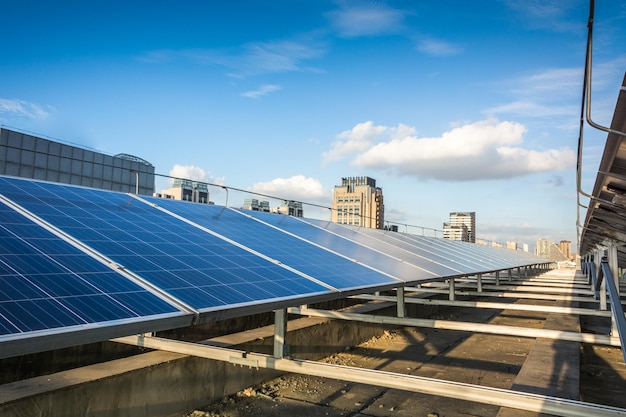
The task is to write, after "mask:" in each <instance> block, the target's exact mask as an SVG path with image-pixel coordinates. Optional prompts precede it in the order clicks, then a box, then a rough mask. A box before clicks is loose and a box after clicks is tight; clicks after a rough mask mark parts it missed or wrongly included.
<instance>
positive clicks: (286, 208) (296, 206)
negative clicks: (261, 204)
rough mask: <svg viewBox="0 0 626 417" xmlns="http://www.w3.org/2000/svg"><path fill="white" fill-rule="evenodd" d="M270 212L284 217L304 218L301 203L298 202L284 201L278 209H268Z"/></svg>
mask: <svg viewBox="0 0 626 417" xmlns="http://www.w3.org/2000/svg"><path fill="white" fill-rule="evenodd" d="M268 207H269V203H268ZM270 212H272V213H278V214H284V215H285V216H293V217H304V209H303V208H302V203H301V202H299V201H290V200H289V201H288V200H285V201H283V203H282V204H281V205H280V207H274V208H272V209H270Z"/></svg>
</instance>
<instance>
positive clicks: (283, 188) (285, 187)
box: [250, 175, 330, 203]
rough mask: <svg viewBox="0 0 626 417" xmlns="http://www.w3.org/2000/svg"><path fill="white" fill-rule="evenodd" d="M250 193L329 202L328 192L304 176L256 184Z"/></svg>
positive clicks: (315, 181)
mask: <svg viewBox="0 0 626 417" xmlns="http://www.w3.org/2000/svg"><path fill="white" fill-rule="evenodd" d="M250 191H253V192H255V193H260V194H266V195H271V196H275V197H279V198H283V199H288V200H297V201H303V202H325V203H327V202H328V201H330V191H329V190H326V189H325V188H324V187H323V186H322V184H321V183H320V182H319V180H317V179H315V178H310V177H309V178H307V177H305V176H304V175H294V176H293V177H290V178H275V179H273V180H271V181H269V182H257V183H256V184H254V185H253V186H252V187H251V189H250Z"/></svg>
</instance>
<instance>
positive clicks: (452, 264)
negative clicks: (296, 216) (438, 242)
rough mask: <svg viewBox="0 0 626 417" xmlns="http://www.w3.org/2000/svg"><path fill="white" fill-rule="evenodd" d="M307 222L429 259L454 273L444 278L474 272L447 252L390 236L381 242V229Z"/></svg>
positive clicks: (316, 221) (449, 273)
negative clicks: (382, 243) (376, 241)
mask: <svg viewBox="0 0 626 417" xmlns="http://www.w3.org/2000/svg"><path fill="white" fill-rule="evenodd" d="M307 221H309V222H311V223H312V224H315V225H318V226H319V227H323V228H328V229H330V230H332V231H333V232H336V233H338V234H341V235H344V236H350V238H353V239H361V240H363V239H367V240H368V241H370V242H371V241H372V240H373V239H378V240H379V241H381V242H384V243H386V244H388V245H390V246H391V247H397V248H400V249H401V250H403V251H405V252H406V253H409V254H414V256H420V257H421V258H422V259H428V260H429V261H430V262H433V263H436V264H438V265H441V266H443V267H445V268H448V270H451V271H453V272H448V273H447V274H444V275H443V276H444V277H447V276H456V275H464V274H467V273H471V272H472V271H473V270H474V269H473V268H472V267H470V266H468V265H467V263H466V262H465V263H464V262H462V260H461V259H457V257H456V256H453V255H450V254H448V253H447V252H443V251H436V250H433V249H432V248H431V247H429V246H427V245H423V244H422V245H420V244H416V243H415V242H407V241H405V240H402V239H401V237H400V236H398V237H395V236H394V235H390V236H391V238H384V239H383V240H380V239H379V237H380V236H387V235H382V234H381V233H380V232H381V231H380V230H379V229H372V228H367V227H357V226H349V225H344V224H338V223H332V222H328V221H324V220H315V219H307Z"/></svg>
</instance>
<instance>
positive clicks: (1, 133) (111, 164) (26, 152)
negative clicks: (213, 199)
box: [0, 127, 154, 195]
mask: <svg viewBox="0 0 626 417" xmlns="http://www.w3.org/2000/svg"><path fill="white" fill-rule="evenodd" d="M0 175H10V176H13V177H23V178H31V179H35V180H43V181H50V182H60V183H64V184H72V185H80V186H83V187H89V188H100V189H103V190H111V191H121V192H125V193H137V194H141V195H152V194H153V193H154V166H153V165H152V164H151V163H149V162H147V161H145V160H143V159H141V158H138V157H136V156H132V155H128V154H118V155H115V156H111V155H107V154H104V153H100V152H96V151H92V150H89V149H84V148H80V147H78V146H72V145H67V144H64V143H60V142H56V141H53V140H50V139H46V138H42V137H39V136H34V135H31V134H27V133H23V132H18V131H15V130H10V129H6V128H4V127H2V128H0Z"/></svg>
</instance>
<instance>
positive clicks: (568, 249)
mask: <svg viewBox="0 0 626 417" xmlns="http://www.w3.org/2000/svg"><path fill="white" fill-rule="evenodd" d="M559 249H561V252H562V253H563V255H565V257H566V258H567V259H572V242H571V241H570V240H562V241H561V242H560V243H559Z"/></svg>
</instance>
